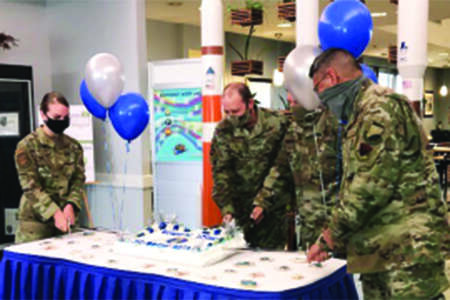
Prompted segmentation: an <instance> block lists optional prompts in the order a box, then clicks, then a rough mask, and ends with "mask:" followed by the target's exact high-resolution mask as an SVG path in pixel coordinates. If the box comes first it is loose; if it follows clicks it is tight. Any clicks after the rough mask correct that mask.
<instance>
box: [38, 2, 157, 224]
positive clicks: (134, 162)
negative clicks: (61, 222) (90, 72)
mask: <svg viewBox="0 0 450 300" xmlns="http://www.w3.org/2000/svg"><path fill="white" fill-rule="evenodd" d="M46 9H47V18H48V22H49V28H50V30H49V40H50V53H51V57H52V63H53V68H52V73H51V77H52V81H53V88H54V89H57V90H60V91H61V92H63V93H64V94H65V95H66V97H67V98H68V99H70V102H71V103H80V102H81V101H80V99H79V95H78V90H79V85H80V82H81V80H82V78H83V77H84V75H83V73H84V68H85V64H86V63H87V61H88V60H89V58H90V57H92V56H93V55H94V54H96V53H100V52H109V53H112V54H114V55H116V56H117V57H118V58H119V60H120V61H121V63H122V65H123V67H124V73H125V80H126V82H125V87H124V92H131V91H132V92H138V93H141V94H142V95H144V97H146V95H147V83H146V80H147V77H146V76H147V64H146V60H147V57H146V54H147V50H146V33H145V29H146V26H145V15H144V12H145V2H144V1H142V0H116V1H106V0H96V1H70V0H61V1H52V0H49V1H48V2H47V8H46ZM81 20H82V21H81ZM149 143H150V137H149V130H148V129H147V130H146V131H145V132H144V133H143V134H142V135H141V136H140V137H139V138H138V139H136V140H134V141H133V142H132V143H131V147H130V148H131V151H130V153H127V152H126V146H125V141H124V140H122V139H121V138H120V137H119V136H118V135H117V134H116V133H115V131H114V130H113V129H112V127H111V124H110V123H109V122H106V124H104V123H103V122H101V121H99V120H95V121H94V149H95V168H96V179H97V180H99V181H101V183H99V184H97V185H92V186H90V187H89V188H88V197H89V203H90V206H91V208H92V214H93V217H94V221H95V222H94V223H95V225H96V226H103V227H117V224H114V223H113V222H112V218H111V216H113V215H114V213H115V211H114V209H113V200H114V199H115V201H116V202H118V203H119V204H120V202H121V201H122V199H124V200H125V203H124V204H123V206H124V207H125V208H124V217H123V218H124V220H123V222H124V225H123V229H129V230H138V229H140V228H141V227H142V226H143V225H144V223H146V220H147V219H148V218H149V213H150V211H149V210H150V208H151V181H152V178H151V175H150V153H151V152H150V144H149ZM107 163H110V164H111V167H112V170H111V172H108V168H107ZM125 165H126V166H127V172H126V175H125V171H124V169H125ZM119 204H118V206H120V205H119ZM115 210H116V211H117V210H118V209H117V208H116V209H115Z"/></svg>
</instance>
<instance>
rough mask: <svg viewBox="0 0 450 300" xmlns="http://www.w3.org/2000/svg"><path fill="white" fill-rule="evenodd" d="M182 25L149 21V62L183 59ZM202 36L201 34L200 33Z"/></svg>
mask: <svg viewBox="0 0 450 300" xmlns="http://www.w3.org/2000/svg"><path fill="white" fill-rule="evenodd" d="M181 26H182V25H179V24H175V23H167V22H161V21H154V20H148V19H147V21H146V27H147V59H148V61H155V60H167V59H175V58H182V57H184V56H183V52H182V50H181V40H182V39H181V33H180V27H181ZM199 34H200V33H199Z"/></svg>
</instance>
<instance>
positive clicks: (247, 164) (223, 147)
mask: <svg viewBox="0 0 450 300" xmlns="http://www.w3.org/2000/svg"><path fill="white" fill-rule="evenodd" d="M257 114H258V119H257V122H256V124H255V125H254V127H253V128H251V129H248V128H241V127H236V126H234V125H233V124H232V123H231V122H230V120H228V119H224V120H222V121H221V122H220V123H219V125H218V126H217V128H216V131H215V133H214V138H213V140H212V145H211V163H212V168H213V179H214V188H213V199H214V201H215V202H216V203H217V205H218V206H219V208H220V209H221V212H222V215H225V214H227V213H231V214H232V215H233V217H234V218H235V219H236V221H237V224H238V225H239V226H240V227H242V229H243V231H244V235H245V239H246V240H247V242H248V244H249V245H250V246H251V247H261V248H272V249H274V248H278V249H282V248H284V246H285V244H286V241H287V224H286V206H287V204H288V202H289V201H290V199H291V198H292V197H293V195H291V194H290V193H289V192H288V191H289V190H292V189H290V188H289V187H287V186H283V189H280V190H277V191H276V192H275V194H276V196H275V198H276V203H274V205H272V207H271V208H270V210H265V211H264V218H263V219H262V221H261V222H260V223H258V224H254V222H253V220H252V219H250V214H251V213H252V210H253V198H254V197H255V196H256V194H257V193H258V191H259V190H260V189H261V187H262V184H263V181H264V178H265V177H266V176H267V174H268V173H269V170H270V168H271V167H272V165H273V162H274V161H275V158H276V155H277V153H278V151H279V149H280V146H281V140H282V139H283V136H284V133H285V131H286V128H287V126H288V124H289V120H288V118H287V117H285V116H283V115H282V114H281V113H279V112H275V111H271V110H268V109H264V108H257Z"/></svg>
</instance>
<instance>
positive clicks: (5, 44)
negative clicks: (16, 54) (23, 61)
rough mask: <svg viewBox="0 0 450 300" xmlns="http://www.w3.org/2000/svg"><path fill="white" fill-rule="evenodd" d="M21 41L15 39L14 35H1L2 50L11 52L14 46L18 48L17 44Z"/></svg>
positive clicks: (2, 33)
mask: <svg viewBox="0 0 450 300" xmlns="http://www.w3.org/2000/svg"><path fill="white" fill-rule="evenodd" d="M18 41H19V40H18V39H16V38H15V37H13V36H12V35H8V34H6V33H4V32H1V33H0V48H2V49H3V50H9V49H11V47H12V46H16V47H17V46H18V44H17V42H18Z"/></svg>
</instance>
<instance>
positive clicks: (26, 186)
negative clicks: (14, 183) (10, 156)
mask: <svg viewBox="0 0 450 300" xmlns="http://www.w3.org/2000/svg"><path fill="white" fill-rule="evenodd" d="M14 159H15V163H16V168H17V173H18V174H19V181H20V185H21V186H22V190H23V193H24V195H25V197H26V198H27V199H28V201H29V202H30V204H31V207H32V208H33V210H34V212H35V214H36V215H37V216H39V218H40V219H41V220H42V221H47V220H48V219H50V218H51V217H53V215H55V213H56V212H58V211H59V206H58V205H57V204H56V203H55V202H54V201H53V200H52V198H51V197H50V195H49V194H48V193H46V191H45V190H44V189H43V187H42V185H41V183H40V181H39V176H38V168H37V165H36V161H35V160H34V158H33V157H32V155H31V153H30V151H29V149H28V147H27V144H26V143H25V142H23V141H22V142H20V143H19V144H18V146H17V149H16V152H15V155H14Z"/></svg>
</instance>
